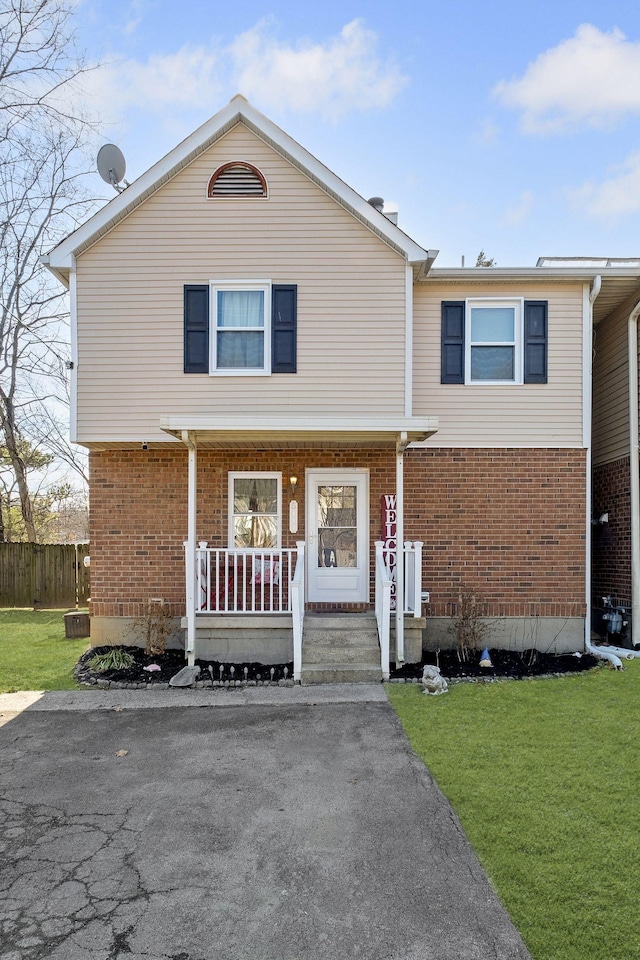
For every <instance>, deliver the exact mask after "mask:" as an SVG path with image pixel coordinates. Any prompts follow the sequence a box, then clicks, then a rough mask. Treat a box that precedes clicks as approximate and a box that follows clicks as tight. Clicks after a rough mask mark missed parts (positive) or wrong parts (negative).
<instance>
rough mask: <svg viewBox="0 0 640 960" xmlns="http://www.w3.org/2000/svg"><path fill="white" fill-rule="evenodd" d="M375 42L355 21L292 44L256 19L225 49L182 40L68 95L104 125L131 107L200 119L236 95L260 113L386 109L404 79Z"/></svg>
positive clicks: (101, 70)
mask: <svg viewBox="0 0 640 960" xmlns="http://www.w3.org/2000/svg"><path fill="white" fill-rule="evenodd" d="M132 25H133V24H132ZM377 46H378V37H377V35H376V34H375V33H374V32H373V31H371V30H368V29H366V27H365V26H364V24H363V23H362V21H361V20H353V21H351V22H350V23H348V24H346V25H345V26H344V27H343V28H342V30H341V31H340V33H339V34H338V35H337V36H334V37H332V38H330V39H329V40H327V41H326V42H325V43H317V42H311V41H307V40H305V41H299V42H297V43H294V44H291V43H287V42H283V41H279V40H277V39H275V38H274V37H273V36H272V35H271V34H270V23H269V21H266V20H263V21H260V23H258V24H256V26H255V27H253V28H252V29H251V30H248V31H247V32H246V33H243V34H240V35H239V36H237V37H235V38H234V39H233V40H232V41H231V42H230V43H229V44H228V45H226V46H214V45H213V44H212V45H210V46H205V45H197V46H188V45H187V46H183V47H181V48H180V49H179V50H177V51H176V52H174V53H169V54H166V55H164V56H161V55H154V56H151V57H149V59H148V60H146V61H139V60H134V59H126V60H121V59H117V58H112V59H110V60H107V62H106V63H105V64H104V65H103V66H100V67H97V68H96V69H94V70H92V71H90V72H89V73H88V74H85V75H84V77H83V78H82V81H81V84H80V85H79V86H78V85H76V87H75V89H74V91H73V94H72V95H73V96H74V97H76V98H77V97H79V96H81V97H82V99H83V100H84V101H85V102H86V104H87V110H88V112H89V114H90V115H92V116H98V117H99V118H100V119H101V120H103V121H109V122H120V121H121V120H122V119H123V118H124V117H126V115H127V113H128V111H130V110H135V109H137V110H143V111H145V112H147V113H151V114H155V115H162V118H163V122H164V123H166V124H172V123H174V122H175V121H176V120H177V119H178V118H179V117H182V118H183V119H184V114H187V113H188V114H191V115H193V114H199V115H200V116H199V119H198V121H197V122H201V121H202V119H204V118H205V117H206V116H207V115H210V114H212V113H213V112H214V111H215V110H216V109H217V108H218V107H219V106H220V105H221V103H223V102H224V100H225V99H226V98H228V97H230V96H232V95H233V94H234V93H237V92H241V93H243V94H245V95H246V96H248V97H249V98H250V99H252V100H254V101H255V102H256V103H258V104H259V105H260V106H262V107H263V108H264V109H267V110H278V109H288V110H291V111H297V112H301V113H307V114H316V115H320V116H322V117H327V118H334V117H340V116H343V115H344V114H346V113H347V112H349V111H352V110H369V109H381V108H383V107H386V106H387V105H388V104H389V103H390V102H391V101H392V100H393V98H394V97H395V96H396V95H397V94H398V93H399V91H400V90H401V89H402V88H403V86H404V85H405V84H406V83H407V82H408V78H407V77H405V76H403V75H402V74H401V72H400V71H399V69H398V68H397V67H396V66H395V65H394V64H393V63H392V62H391V61H385V62H383V61H381V60H380V59H379V57H378V56H377ZM65 95H68V94H65ZM202 114H204V116H202Z"/></svg>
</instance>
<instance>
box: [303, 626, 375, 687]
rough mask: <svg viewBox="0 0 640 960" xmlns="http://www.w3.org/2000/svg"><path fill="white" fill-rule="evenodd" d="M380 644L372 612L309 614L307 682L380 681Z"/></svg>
mask: <svg viewBox="0 0 640 960" xmlns="http://www.w3.org/2000/svg"><path fill="white" fill-rule="evenodd" d="M381 679H382V672H381V670H380V646H379V644H378V630H377V626H376V618H375V616H373V615H372V614H342V615H341V614H307V615H306V616H305V620H304V629H303V639H302V676H301V682H302V683H303V684H306V683H379V682H380V680H381Z"/></svg>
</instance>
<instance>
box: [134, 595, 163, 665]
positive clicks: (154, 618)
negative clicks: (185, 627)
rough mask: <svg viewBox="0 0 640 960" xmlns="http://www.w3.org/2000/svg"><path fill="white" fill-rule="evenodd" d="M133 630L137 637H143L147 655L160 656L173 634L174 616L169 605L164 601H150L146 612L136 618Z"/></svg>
mask: <svg viewBox="0 0 640 960" xmlns="http://www.w3.org/2000/svg"><path fill="white" fill-rule="evenodd" d="M131 629H132V631H134V632H135V633H136V635H138V634H140V633H141V634H142V635H143V637H144V639H145V646H144V652H145V653H146V654H148V655H149V656H154V657H157V656H160V654H162V653H164V651H165V650H166V648H167V643H168V641H169V638H170V636H171V634H172V633H173V614H172V613H171V609H170V608H169V605H168V604H167V603H165V601H164V600H154V599H152V600H149V602H148V603H147V609H146V611H145V612H144V613H143V614H141V615H140V616H139V617H136V619H135V620H134V621H133V623H132V625H131Z"/></svg>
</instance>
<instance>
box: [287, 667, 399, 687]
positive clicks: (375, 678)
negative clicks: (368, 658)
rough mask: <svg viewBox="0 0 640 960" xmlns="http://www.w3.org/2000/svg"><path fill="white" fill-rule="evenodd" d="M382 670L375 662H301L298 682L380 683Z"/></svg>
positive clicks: (303, 683)
mask: <svg viewBox="0 0 640 960" xmlns="http://www.w3.org/2000/svg"><path fill="white" fill-rule="evenodd" d="M381 681H382V671H381V669H380V665H379V664H378V665H376V664H375V663H351V664H345V663H322V664H309V665H307V664H303V667H302V673H301V676H300V683H301V684H302V685H303V686H304V685H307V684H309V685H310V684H313V683H380V682H381Z"/></svg>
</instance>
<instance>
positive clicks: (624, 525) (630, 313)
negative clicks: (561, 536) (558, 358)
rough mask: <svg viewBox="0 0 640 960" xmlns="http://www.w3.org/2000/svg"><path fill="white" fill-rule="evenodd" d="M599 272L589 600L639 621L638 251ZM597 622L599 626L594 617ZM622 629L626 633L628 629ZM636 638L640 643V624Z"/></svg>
mask: <svg viewBox="0 0 640 960" xmlns="http://www.w3.org/2000/svg"><path fill="white" fill-rule="evenodd" d="M602 273H603V287H602V292H601V293H600V295H599V297H598V299H597V300H596V301H595V304H594V321H595V326H594V341H593V521H594V526H593V531H594V532H593V583H592V587H593V604H594V608H595V609H596V610H599V609H600V610H602V609H603V601H604V598H611V606H612V607H614V608H615V607H617V606H620V607H624V608H625V615H624V619H627V620H629V619H631V618H630V617H629V613H630V612H631V611H632V609H633V614H635V616H633V621H634V622H635V623H636V624H638V625H640V483H639V481H638V332H637V324H638V316H639V312H640V309H639V305H640V258H638V259H636V260H628V259H627V260H621V259H612V260H607V261H606V262H603V269H602ZM630 358H631V362H630ZM631 451H634V453H633V456H632V455H631ZM595 625H596V626H599V627H602V624H601V623H600V624H599V623H598V619H597V618H596V620H595ZM606 627H607V623H606V621H605V623H604V628H605V629H606ZM626 633H627V638H628V639H630V638H631V634H632V631H631V630H627V631H626ZM633 639H634V642H636V643H638V642H640V637H639V635H638V627H636V630H635V634H634V636H633Z"/></svg>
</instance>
